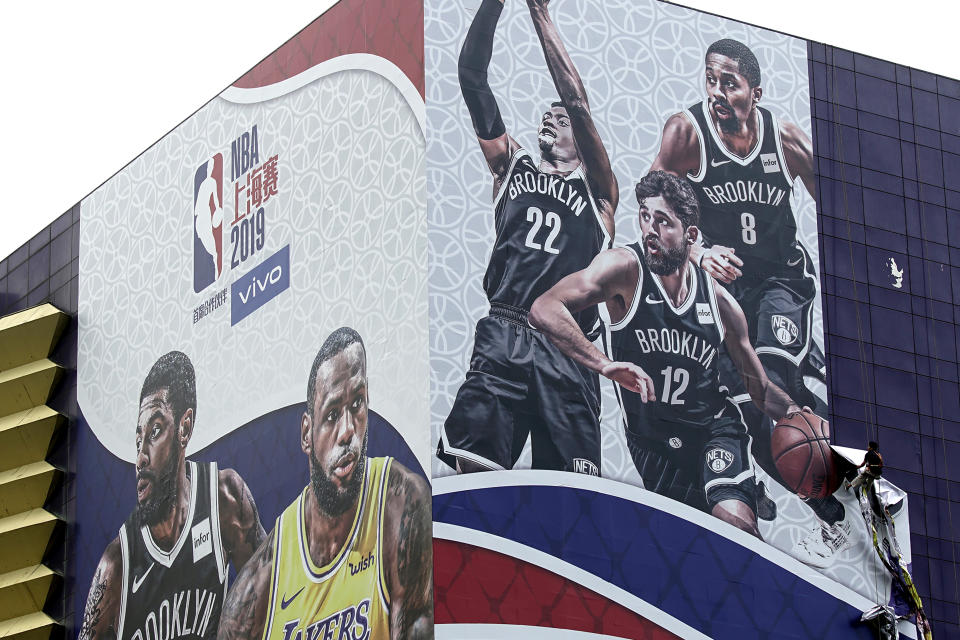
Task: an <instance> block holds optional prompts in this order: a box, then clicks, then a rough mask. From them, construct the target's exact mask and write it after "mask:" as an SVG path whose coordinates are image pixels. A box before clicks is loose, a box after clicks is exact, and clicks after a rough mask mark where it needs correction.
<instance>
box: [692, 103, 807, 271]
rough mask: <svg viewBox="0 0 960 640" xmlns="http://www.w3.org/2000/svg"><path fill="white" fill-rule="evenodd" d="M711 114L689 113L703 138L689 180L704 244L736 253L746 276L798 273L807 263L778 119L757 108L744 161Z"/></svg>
mask: <svg viewBox="0 0 960 640" xmlns="http://www.w3.org/2000/svg"><path fill="white" fill-rule="evenodd" d="M708 109H709V107H708V106H707V103H706V102H698V103H697V104H695V105H693V106H692V107H690V108H689V109H687V111H686V115H687V117H688V118H689V119H690V121H691V122H692V123H693V125H694V127H695V128H696V130H697V135H698V137H699V138H700V170H699V171H698V172H697V174H696V175H690V174H687V177H688V178H689V179H690V181H691V182H692V183H693V188H694V191H695V192H696V193H697V198H698V200H699V201H700V230H701V231H702V232H703V236H704V240H705V241H706V242H707V243H709V244H719V245H723V246H726V247H732V248H734V249H736V251H737V256H738V257H739V258H740V259H742V260H743V264H744V269H743V272H744V274H745V276H747V277H755V276H756V275H757V274H764V277H766V276H769V275H779V274H780V273H781V272H784V271H792V270H794V268H795V267H797V265H798V264H800V262H802V260H803V258H802V256H801V254H800V249H799V247H798V245H797V220H796V217H795V216H794V214H793V208H792V207H791V206H790V195H791V193H792V191H793V176H791V175H790V170H789V168H788V167H787V162H786V158H785V157H784V154H783V147H782V145H781V144H780V125H779V123H778V122H777V119H776V118H775V117H774V116H773V114H771V113H770V112H769V111H767V110H766V109H764V108H762V107H757V118H758V120H759V126H758V127H757V131H758V136H759V137H758V139H757V144H756V145H755V146H754V148H753V151H751V152H750V154H749V155H748V156H747V157H745V158H742V157H740V156H738V155H736V154H734V153H732V152H730V151H729V150H728V149H727V148H726V147H725V146H724V144H723V142H722V141H721V140H720V136H719V134H718V133H717V130H716V127H715V126H714V124H713V120H712V119H711V118H710V114H709V111H708Z"/></svg>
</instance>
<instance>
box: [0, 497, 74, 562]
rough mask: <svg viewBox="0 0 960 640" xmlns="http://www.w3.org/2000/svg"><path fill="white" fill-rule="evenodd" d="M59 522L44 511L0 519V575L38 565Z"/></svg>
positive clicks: (39, 510)
mask: <svg viewBox="0 0 960 640" xmlns="http://www.w3.org/2000/svg"><path fill="white" fill-rule="evenodd" d="M59 523H60V520H58V519H57V517H56V516H54V515H53V514H52V513H49V512H48V511H46V510H44V509H31V510H30V511H24V512H23V513H18V514H16V515H12V516H7V517H6V518H0V573H7V572H8V571H14V570H15V569H22V568H24V567H29V566H30V565H34V564H40V563H41V562H42V561H43V554H44V552H45V551H46V549H47V545H48V544H49V542H50V538H51V537H53V534H54V532H55V531H56V530H57V526H58V524H59Z"/></svg>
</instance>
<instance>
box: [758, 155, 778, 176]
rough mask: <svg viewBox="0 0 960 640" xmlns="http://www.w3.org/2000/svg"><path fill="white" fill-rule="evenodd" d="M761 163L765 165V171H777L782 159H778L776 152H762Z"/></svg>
mask: <svg viewBox="0 0 960 640" xmlns="http://www.w3.org/2000/svg"><path fill="white" fill-rule="evenodd" d="M760 164H762V165H763V172H764V173H776V172H777V171H780V161H779V160H777V154H775V153H761V154H760Z"/></svg>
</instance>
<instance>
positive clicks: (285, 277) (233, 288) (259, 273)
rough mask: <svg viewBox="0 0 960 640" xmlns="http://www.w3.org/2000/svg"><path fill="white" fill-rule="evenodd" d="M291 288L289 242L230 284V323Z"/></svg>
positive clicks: (241, 318)
mask: <svg viewBox="0 0 960 640" xmlns="http://www.w3.org/2000/svg"><path fill="white" fill-rule="evenodd" d="M289 288H290V245H287V246H285V247H284V248H283V249H280V251H277V252H276V253H275V254H273V255H272V256H270V257H269V258H267V259H266V260H264V261H263V262H261V263H260V264H258V265H257V266H255V267H254V268H253V269H251V270H250V272H249V273H246V274H244V275H243V276H241V277H240V278H237V279H236V280H235V281H234V283H233V284H232V285H230V325H231V326H233V325H235V324H237V323H238V322H240V321H241V320H243V319H244V318H246V317H247V316H249V315H250V314H251V313H253V312H254V311H256V310H257V309H259V308H260V307H262V306H263V305H265V304H266V303H268V302H270V301H271V300H273V299H274V298H275V297H277V296H278V295H279V294H280V293H282V292H284V291H286V290H287V289H289Z"/></svg>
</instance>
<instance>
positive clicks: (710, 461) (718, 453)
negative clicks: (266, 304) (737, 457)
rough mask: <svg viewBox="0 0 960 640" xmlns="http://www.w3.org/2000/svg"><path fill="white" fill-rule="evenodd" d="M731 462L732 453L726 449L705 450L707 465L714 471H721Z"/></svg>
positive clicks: (728, 466)
mask: <svg viewBox="0 0 960 640" xmlns="http://www.w3.org/2000/svg"><path fill="white" fill-rule="evenodd" d="M731 464H733V454H732V453H730V452H729V451H727V450H726V449H720V448H715V449H710V451H707V466H708V467H710V470H711V471H713V472H714V473H723V472H724V471H726V470H727V469H729V468H730V465H731Z"/></svg>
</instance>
